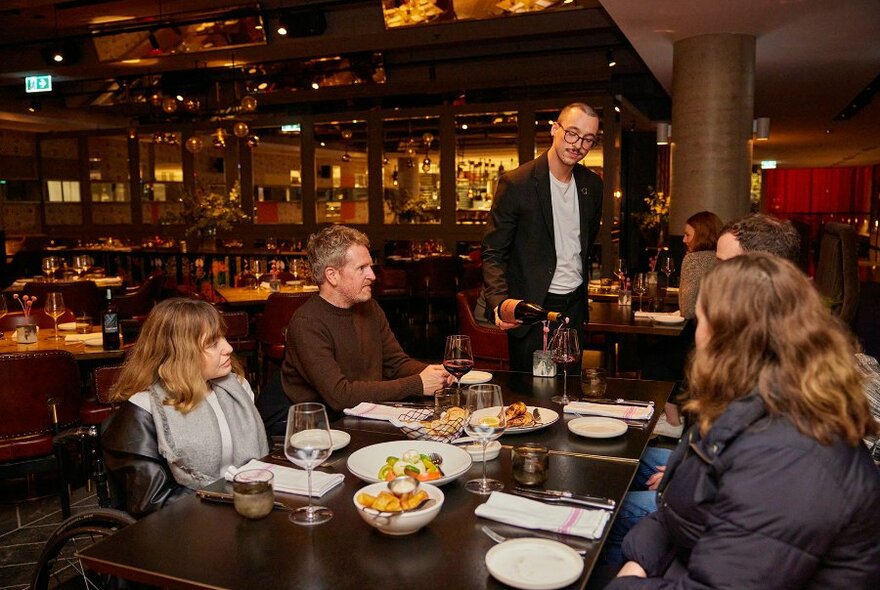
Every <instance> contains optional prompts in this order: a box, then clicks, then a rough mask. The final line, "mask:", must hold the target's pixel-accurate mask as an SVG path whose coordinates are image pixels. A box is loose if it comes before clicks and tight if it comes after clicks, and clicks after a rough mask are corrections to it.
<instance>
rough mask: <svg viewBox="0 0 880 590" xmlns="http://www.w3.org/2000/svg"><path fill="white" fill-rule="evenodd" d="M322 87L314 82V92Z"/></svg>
mask: <svg viewBox="0 0 880 590" xmlns="http://www.w3.org/2000/svg"><path fill="white" fill-rule="evenodd" d="M320 87H321V85H320V84H318V83H317V82H312V90H317V89H318V88H320Z"/></svg>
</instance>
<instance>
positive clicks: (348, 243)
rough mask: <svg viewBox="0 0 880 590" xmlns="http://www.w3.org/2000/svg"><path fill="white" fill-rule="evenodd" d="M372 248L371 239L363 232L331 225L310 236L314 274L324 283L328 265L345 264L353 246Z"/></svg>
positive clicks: (309, 253)
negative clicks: (349, 250)
mask: <svg viewBox="0 0 880 590" xmlns="http://www.w3.org/2000/svg"><path fill="white" fill-rule="evenodd" d="M355 245H357V246H363V247H364V248H366V249H368V250H369V249H370V239H369V238H368V237H367V236H366V234H364V233H363V232H359V231H358V230H356V229H353V228H350V227H346V226H344V225H330V226H327V227H325V228H324V229H322V230H321V231H319V232H318V233H316V234H312V235H311V236H309V245H308V256H309V266H311V267H312V276H313V277H314V279H315V282H316V283H318V284H319V285H321V284H323V283H324V271H325V270H327V267H333V268H341V267H343V266H345V262H346V259H345V257H346V254H348V249H349V248H350V247H352V246H355Z"/></svg>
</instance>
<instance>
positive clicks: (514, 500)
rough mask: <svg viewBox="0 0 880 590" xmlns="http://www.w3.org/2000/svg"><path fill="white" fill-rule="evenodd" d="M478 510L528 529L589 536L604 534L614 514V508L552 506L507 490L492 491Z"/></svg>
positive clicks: (478, 513)
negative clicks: (591, 508)
mask: <svg viewBox="0 0 880 590" xmlns="http://www.w3.org/2000/svg"><path fill="white" fill-rule="evenodd" d="M474 514H476V515H477V516H479V517H482V518H488V519H490V520H497V521H498V522H503V523H505V524H511V525H513V526H519V527H523V528H526V529H538V530H542V531H552V532H554V533H561V534H563V535H575V536H578V537H585V538H587V539H598V538H599V537H601V536H602V531H603V530H605V525H606V524H608V519H609V518H610V517H611V512H609V511H607V510H589V509H585V508H575V507H572V506H562V505H557V506H550V505H548V504H544V503H543V502H538V501H537V500H529V499H528V498H521V497H519V496H514V495H511V494H505V493H504V492H492V495H491V496H489V499H488V500H487V501H486V502H485V503H484V504H480V505H479V506H477V509H476V510H474Z"/></svg>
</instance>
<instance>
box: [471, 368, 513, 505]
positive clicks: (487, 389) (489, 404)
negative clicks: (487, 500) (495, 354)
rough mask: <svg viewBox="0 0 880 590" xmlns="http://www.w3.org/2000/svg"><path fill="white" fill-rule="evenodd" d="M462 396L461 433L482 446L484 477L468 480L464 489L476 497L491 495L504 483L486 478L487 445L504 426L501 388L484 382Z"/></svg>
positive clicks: (498, 435) (505, 424)
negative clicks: (463, 397) (463, 414)
mask: <svg viewBox="0 0 880 590" xmlns="http://www.w3.org/2000/svg"><path fill="white" fill-rule="evenodd" d="M464 393H465V401H464V409H465V410H467V413H468V416H467V419H466V420H465V423H464V431H465V432H466V433H467V434H468V435H469V436H472V437H474V438H476V439H478V440H479V441H480V442H481V443H482V444H483V477H481V478H480V479H472V480H469V481H468V482H467V483H466V484H465V486H464V487H465V489H466V490H467V491H469V492H473V493H475V494H482V495H486V494H491V493H492V492H493V491H495V490H502V489H504V484H503V483H501V482H500V481H498V480H497V479H488V478H487V477H486V445H488V444H489V441H491V440H495V439H497V438H498V437H500V436H501V434H502V433H503V432H504V429H505V428H506V427H507V416H506V415H505V414H504V401H503V400H502V399H501V387H500V386H498V385H495V384H493V383H483V384H480V385H471V386H470V387H468V388H467V390H465V392H464Z"/></svg>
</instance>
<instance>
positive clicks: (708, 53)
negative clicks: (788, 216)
mask: <svg viewBox="0 0 880 590" xmlns="http://www.w3.org/2000/svg"><path fill="white" fill-rule="evenodd" d="M672 63H673V73H672V168H671V189H670V193H671V197H672V199H671V203H670V219H669V232H670V233H671V234H673V235H680V234H681V233H682V232H683V228H684V223H685V220H687V218H688V217H690V216H691V215H693V214H694V213H696V212H698V211H703V210H707V211H712V212H714V213H716V214H717V215H718V216H719V217H721V219H723V220H724V221H729V220H731V219H735V218H737V217H741V216H742V215H745V214H746V213H748V212H749V189H750V175H751V167H752V118H753V113H754V90H755V37H754V36H751V35H739V34H712V35H701V36H699V37H691V38H689V39H682V40H680V41H677V42H676V43H675V45H674V46H673V62H672Z"/></svg>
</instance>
